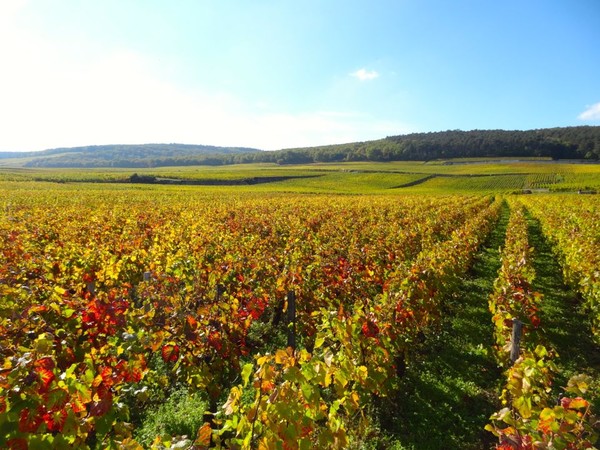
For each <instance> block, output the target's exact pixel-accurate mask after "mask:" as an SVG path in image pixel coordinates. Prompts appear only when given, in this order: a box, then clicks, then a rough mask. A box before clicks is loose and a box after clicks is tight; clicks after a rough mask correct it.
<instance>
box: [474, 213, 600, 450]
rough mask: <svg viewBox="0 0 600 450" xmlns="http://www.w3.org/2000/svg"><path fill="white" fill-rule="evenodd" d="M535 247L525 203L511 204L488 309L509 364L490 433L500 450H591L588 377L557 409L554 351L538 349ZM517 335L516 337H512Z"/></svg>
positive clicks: (575, 383) (572, 386)
mask: <svg viewBox="0 0 600 450" xmlns="http://www.w3.org/2000/svg"><path fill="white" fill-rule="evenodd" d="M532 256H533V248H532V247H530V246H529V242H528V226H527V219H526V210H525V208H524V207H523V205H522V204H519V203H517V202H513V203H512V204H511V215H510V218H509V222H508V225H507V233H506V239H505V245H504V249H503V251H502V255H501V258H502V266H501V268H500V270H499V273H498V278H497V279H496V281H495V283H494V292H493V294H492V295H491V296H490V299H489V306H490V311H491V312H492V315H493V322H494V325H495V332H494V333H495V341H496V344H497V347H496V355H497V358H498V360H499V362H500V364H502V365H504V366H506V365H507V364H508V363H509V362H510V363H514V364H513V365H512V366H510V367H509V368H508V369H507V370H506V384H505V387H504V389H503V391H502V395H501V400H502V403H503V405H506V406H505V407H504V408H502V409H501V410H500V411H498V412H497V413H495V414H493V415H492V417H491V420H492V422H491V424H489V425H487V426H486V429H487V430H488V431H490V432H492V433H493V434H494V435H496V436H497V437H498V439H499V444H498V445H497V446H496V448H497V449H506V450H508V449H519V450H526V449H534V448H549V449H565V448H568V449H584V448H592V445H593V443H594V442H595V441H596V439H597V437H598V436H597V434H596V432H595V430H594V421H595V419H594V417H593V416H592V415H591V411H590V408H591V405H590V403H589V402H588V401H587V400H585V399H584V398H583V396H584V395H585V393H586V391H587V388H588V384H589V382H590V380H589V377H586V376H584V375H576V376H573V377H572V378H571V379H570V380H569V382H568V386H566V387H565V388H564V389H565V392H566V393H569V394H571V397H567V396H565V397H562V398H561V399H560V402H559V404H558V405H556V397H555V396H554V395H555V394H553V391H552V389H551V386H552V382H553V379H554V377H555V375H556V373H557V372H558V367H557V365H556V364H555V363H554V362H553V358H554V357H555V356H556V352H555V351H554V350H552V349H550V350H549V349H548V346H546V347H545V346H543V345H537V346H535V348H533V346H534V345H535V344H534V343H535V342H536V340H537V341H539V336H535V335H536V333H537V332H536V329H537V328H538V326H539V324H540V319H539V317H538V310H539V306H540V303H541V300H542V295H541V294H539V293H537V292H534V291H533V289H532V287H531V283H532V282H533V279H534V277H535V270H534V269H533V265H532ZM515 320H519V321H523V322H524V323H525V328H524V329H525V342H524V344H525V345H524V346H523V347H524V348H523V349H522V350H521V351H520V355H518V356H519V357H518V359H516V358H515V359H516V361H513V360H511V361H509V352H510V346H511V331H512V329H513V326H514V321H515ZM513 337H514V334H513Z"/></svg>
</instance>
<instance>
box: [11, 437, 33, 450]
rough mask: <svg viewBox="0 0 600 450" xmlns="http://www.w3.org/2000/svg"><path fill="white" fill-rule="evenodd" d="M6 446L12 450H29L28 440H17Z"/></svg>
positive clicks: (12, 440)
mask: <svg viewBox="0 0 600 450" xmlns="http://www.w3.org/2000/svg"><path fill="white" fill-rule="evenodd" d="M6 446H7V447H8V448H9V449H10V450H28V449H29V446H28V444H27V440H26V439H23V438H15V439H11V440H9V441H7V442H6Z"/></svg>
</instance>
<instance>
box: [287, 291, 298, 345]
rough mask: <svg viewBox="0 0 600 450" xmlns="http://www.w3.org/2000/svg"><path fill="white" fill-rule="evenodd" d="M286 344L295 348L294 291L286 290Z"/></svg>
mask: <svg viewBox="0 0 600 450" xmlns="http://www.w3.org/2000/svg"><path fill="white" fill-rule="evenodd" d="M287 326H288V335H287V345H288V347H292V348H293V349H294V350H296V293H295V292H294V291H288V294H287Z"/></svg>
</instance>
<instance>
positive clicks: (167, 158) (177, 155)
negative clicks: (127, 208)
mask: <svg viewBox="0 0 600 450" xmlns="http://www.w3.org/2000/svg"><path fill="white" fill-rule="evenodd" d="M256 152H260V150H258V149H256V148H246V147H216V146H212V145H186V144H141V145H91V146H87V147H71V148H54V149H50V150H44V151H40V152H0V162H1V161H2V160H9V159H11V160H15V161H20V163H21V165H24V166H26V167H159V166H185V165H193V164H210V165H213V164H223V163H224V162H225V161H226V158H227V157H228V156H230V155H236V154H242V153H256Z"/></svg>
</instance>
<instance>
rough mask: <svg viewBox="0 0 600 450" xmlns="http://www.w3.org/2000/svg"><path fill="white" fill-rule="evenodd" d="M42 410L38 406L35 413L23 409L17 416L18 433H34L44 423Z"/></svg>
mask: <svg viewBox="0 0 600 450" xmlns="http://www.w3.org/2000/svg"><path fill="white" fill-rule="evenodd" d="M43 414H44V410H43V407H42V406H40V407H38V408H37V410H36V411H31V410H30V409H29V408H24V409H22V410H21V413H20V414H19V431H20V432H21V433H35V432H36V431H37V430H38V428H39V427H40V425H41V424H42V422H43V421H44V417H43Z"/></svg>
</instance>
